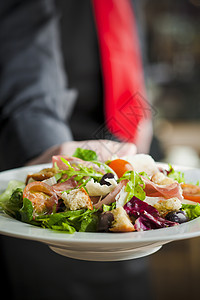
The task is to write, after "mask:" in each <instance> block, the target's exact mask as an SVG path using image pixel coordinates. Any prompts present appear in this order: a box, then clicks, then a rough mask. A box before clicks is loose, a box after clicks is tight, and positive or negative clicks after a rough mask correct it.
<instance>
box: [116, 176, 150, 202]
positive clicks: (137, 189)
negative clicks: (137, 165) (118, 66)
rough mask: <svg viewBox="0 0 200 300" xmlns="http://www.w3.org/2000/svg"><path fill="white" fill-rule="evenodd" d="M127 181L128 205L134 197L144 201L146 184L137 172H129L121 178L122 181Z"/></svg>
mask: <svg viewBox="0 0 200 300" xmlns="http://www.w3.org/2000/svg"><path fill="white" fill-rule="evenodd" d="M124 179H127V180H128V183H127V185H126V188H125V191H126V192H127V193H128V196H127V199H126V203H127V202H129V201H130V200H131V198H133V196H135V197H137V198H138V199H140V200H144V199H145V197H146V194H145V191H144V188H145V183H144V181H143V180H142V178H141V176H140V175H139V174H138V173H137V172H135V171H127V172H125V173H124V175H123V176H122V177H121V178H120V181H121V180H124Z"/></svg>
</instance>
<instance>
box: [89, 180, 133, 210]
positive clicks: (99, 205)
mask: <svg viewBox="0 0 200 300" xmlns="http://www.w3.org/2000/svg"><path fill="white" fill-rule="evenodd" d="M127 182H128V180H122V181H120V183H119V184H118V185H117V186H116V188H115V189H114V190H113V191H112V192H110V193H109V194H108V195H107V196H106V197H105V198H103V199H102V200H101V201H99V202H98V203H96V204H95V205H94V207H95V208H99V209H101V208H102V205H103V204H106V205H109V204H111V203H113V202H115V197H116V196H117V194H118V193H119V192H120V191H121V189H122V188H123V186H125V185H126V184H127Z"/></svg>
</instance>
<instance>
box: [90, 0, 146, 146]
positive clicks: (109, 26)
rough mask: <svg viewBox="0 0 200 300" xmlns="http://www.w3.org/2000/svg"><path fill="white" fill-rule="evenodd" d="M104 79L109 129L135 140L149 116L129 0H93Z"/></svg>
mask: <svg viewBox="0 0 200 300" xmlns="http://www.w3.org/2000/svg"><path fill="white" fill-rule="evenodd" d="M92 2H93V9H94V14H95V20H96V26H97V33H98V40H99V46H100V54H101V61H102V72H103V81H104V97H105V118H106V124H107V127H108V129H109V131H110V132H111V133H112V134H114V135H115V136H116V137H118V138H119V139H121V140H122V141H129V142H134V141H135V139H136V136H137V134H138V133H139V123H140V121H142V120H143V119H148V118H150V115H151V114H150V108H149V104H148V102H147V101H146V100H145V99H146V91H145V85H144V78H143V69H142V63H141V55H140V49H139V42H138V37H137V30H136V24H135V18H134V15H133V10H132V6H131V3H130V1H129V0H92Z"/></svg>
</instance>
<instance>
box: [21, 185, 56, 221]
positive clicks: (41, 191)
mask: <svg viewBox="0 0 200 300" xmlns="http://www.w3.org/2000/svg"><path fill="white" fill-rule="evenodd" d="M23 198H27V199H29V200H30V201H31V202H32V205H33V209H34V216H36V215H41V214H47V213H51V212H52V210H53V208H54V205H55V204H57V203H58V197H57V195H56V193H55V192H54V190H53V189H52V187H51V186H49V185H48V184H46V183H44V182H38V181H34V182H31V183H29V184H27V186H26V187H25V189H24V192H23Z"/></svg>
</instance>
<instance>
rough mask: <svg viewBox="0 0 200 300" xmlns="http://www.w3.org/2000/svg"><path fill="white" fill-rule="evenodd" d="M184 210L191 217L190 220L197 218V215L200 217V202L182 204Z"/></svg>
mask: <svg viewBox="0 0 200 300" xmlns="http://www.w3.org/2000/svg"><path fill="white" fill-rule="evenodd" d="M181 209H182V210H184V211H185V212H186V214H187V216H188V218H189V220H193V219H196V218H197V217H200V204H199V203H198V204H196V205H193V204H182V207H181Z"/></svg>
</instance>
